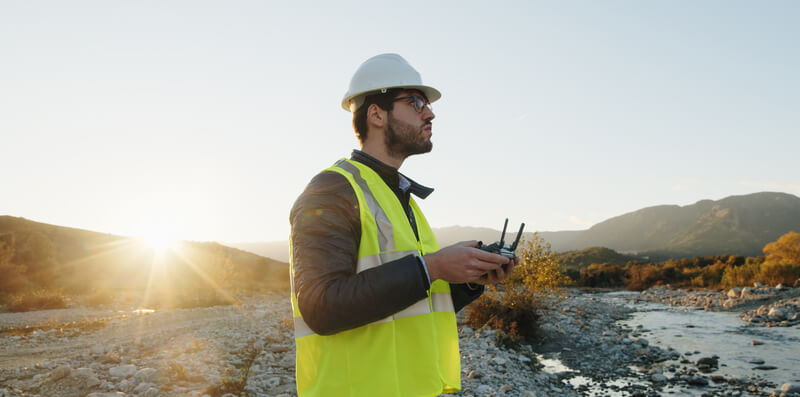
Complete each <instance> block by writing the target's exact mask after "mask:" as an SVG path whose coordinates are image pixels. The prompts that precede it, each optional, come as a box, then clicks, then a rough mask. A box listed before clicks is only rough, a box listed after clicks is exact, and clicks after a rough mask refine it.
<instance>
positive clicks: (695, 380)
mask: <svg viewBox="0 0 800 397" xmlns="http://www.w3.org/2000/svg"><path fill="white" fill-rule="evenodd" d="M686 382H687V383H688V384H690V385H692V386H708V379H706V378H704V377H702V376H690V377H689V378H688V379H686Z"/></svg>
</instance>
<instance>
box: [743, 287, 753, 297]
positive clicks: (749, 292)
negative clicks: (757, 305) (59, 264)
mask: <svg viewBox="0 0 800 397" xmlns="http://www.w3.org/2000/svg"><path fill="white" fill-rule="evenodd" d="M752 294H753V289H752V288H750V287H744V288H742V293H741V296H742V297H745V296H747V295H752Z"/></svg>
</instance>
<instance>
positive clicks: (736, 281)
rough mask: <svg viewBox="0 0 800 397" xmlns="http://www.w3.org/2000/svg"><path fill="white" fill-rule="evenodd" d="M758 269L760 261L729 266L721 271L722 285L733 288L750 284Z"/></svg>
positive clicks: (754, 278) (759, 268)
mask: <svg viewBox="0 0 800 397" xmlns="http://www.w3.org/2000/svg"><path fill="white" fill-rule="evenodd" d="M760 270H761V264H760V263H757V262H750V261H748V262H747V263H745V264H744V265H742V266H730V267H728V268H727V269H725V271H724V272H723V273H722V286H723V287H725V288H733V287H742V286H745V285H752V284H753V282H754V281H755V280H756V275H757V274H758V273H759V272H760Z"/></svg>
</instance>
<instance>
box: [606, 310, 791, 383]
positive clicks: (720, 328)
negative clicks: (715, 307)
mask: <svg viewBox="0 0 800 397" xmlns="http://www.w3.org/2000/svg"><path fill="white" fill-rule="evenodd" d="M648 306H649V308H648V310H647V311H641V312H636V313H633V316H632V318H631V319H629V320H625V321H621V323H622V324H624V325H627V326H629V327H632V328H635V327H636V326H638V325H641V326H643V327H644V329H647V330H649V331H650V332H648V333H646V334H645V335H644V336H645V338H646V339H647V340H648V341H649V342H650V343H651V344H655V345H658V346H660V347H662V348H667V347H672V348H674V349H675V350H677V351H678V352H680V353H683V354H684V355H686V353H692V354H691V355H687V356H686V357H687V359H689V360H691V361H693V362H697V360H698V359H700V358H701V357H710V356H713V355H718V356H719V363H720V367H719V370H717V371H715V372H714V373H713V374H714V375H723V376H726V377H727V376H734V377H739V378H741V377H750V376H753V375H759V376H760V377H762V378H764V379H766V380H769V381H771V382H773V383H776V384H777V385H778V386H780V385H781V384H783V383H787V382H793V383H798V382H800V343H798V342H800V329H798V328H797V327H771V328H766V327H755V326H747V323H745V322H744V321H742V320H741V319H740V318H739V315H738V313H730V312H707V311H704V310H687V309H686V308H680V309H676V308H670V307H669V306H666V305H648ZM753 341H758V342H762V343H763V344H762V345H754V344H753ZM695 351H699V354H694V352H695ZM756 360H763V361H764V363H763V364H762V365H767V366H774V367H777V368H776V369H774V370H757V369H754V367H756V366H758V365H759V364H757V363H751V362H752V361H756ZM673 363H674V362H673ZM682 365H683V364H682ZM686 365H689V364H686Z"/></svg>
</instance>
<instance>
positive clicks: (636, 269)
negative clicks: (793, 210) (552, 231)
mask: <svg viewBox="0 0 800 397" xmlns="http://www.w3.org/2000/svg"><path fill="white" fill-rule="evenodd" d="M763 251H764V256H759V257H744V256H741V255H715V256H697V257H694V258H684V259H669V260H666V261H661V262H647V261H643V260H640V259H632V258H631V257H626V256H624V255H621V254H619V253H616V252H615V251H613V250H609V249H607V248H602V247H594V248H589V249H586V250H583V251H572V252H569V253H564V254H561V255H559V259H560V260H561V263H562V265H563V271H564V272H565V273H566V274H567V275H568V276H569V277H570V279H572V281H573V285H575V286H581V287H593V288H619V287H625V288H627V289H629V290H643V289H647V288H650V287H652V286H655V285H662V284H670V285H672V286H674V287H695V288H711V289H720V288H731V287H740V286H746V285H752V284H753V283H755V282H760V283H763V284H766V285H776V284H778V283H784V284H793V283H794V282H795V281H796V280H797V279H798V278H800V233H795V232H789V233H787V234H785V235H783V236H781V237H780V238H779V239H778V240H777V241H774V242H771V243H769V244H767V245H766V246H765V247H764V249H763ZM626 259H627V261H625V260H626ZM622 261H625V262H624V263H621V262H622Z"/></svg>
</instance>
